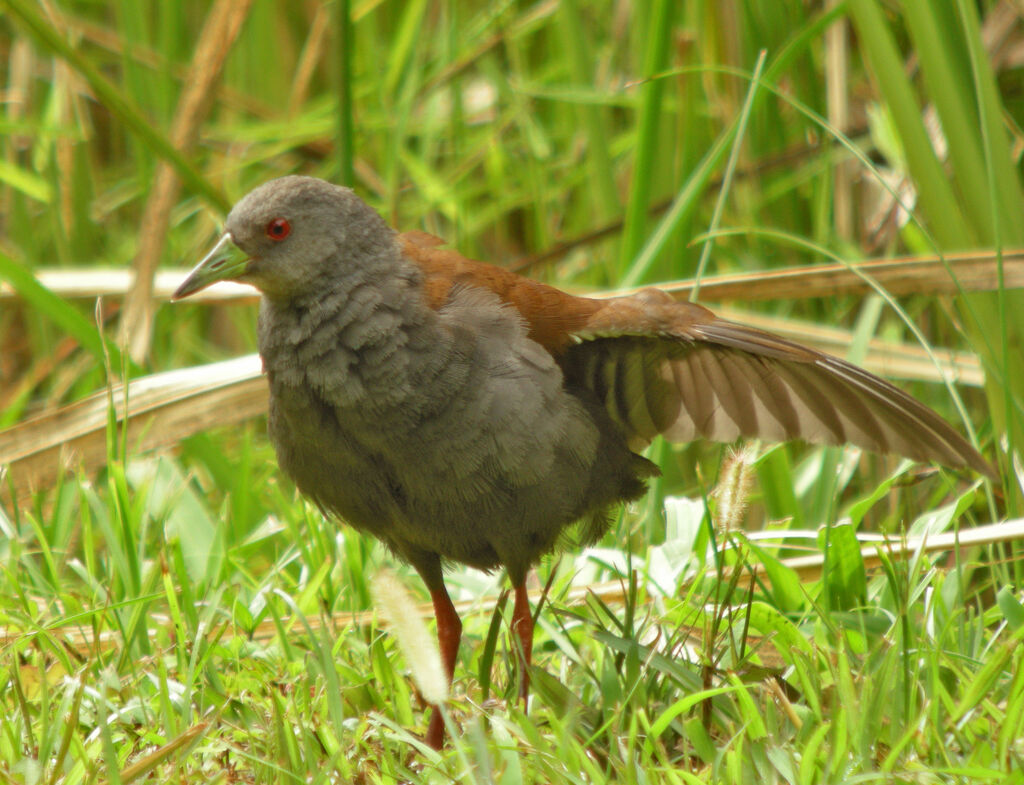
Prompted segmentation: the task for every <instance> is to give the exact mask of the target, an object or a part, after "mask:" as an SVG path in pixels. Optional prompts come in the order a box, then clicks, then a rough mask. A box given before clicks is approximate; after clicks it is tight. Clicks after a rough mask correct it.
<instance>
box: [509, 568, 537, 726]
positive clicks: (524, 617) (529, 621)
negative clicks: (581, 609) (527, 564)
mask: <svg viewBox="0 0 1024 785" xmlns="http://www.w3.org/2000/svg"><path fill="white" fill-rule="evenodd" d="M515 593H516V602H515V606H514V607H513V609H512V630H513V632H515V633H516V635H517V636H518V637H519V645H520V648H521V652H520V654H521V657H522V659H521V660H520V661H519V665H520V672H519V697H520V699H522V701H523V706H524V707H525V706H526V699H527V698H528V697H529V694H530V660H531V658H532V656H533V614H531V613H530V599H529V597H527V596H526V582H525V581H524V582H523V583H518V584H516V586H515Z"/></svg>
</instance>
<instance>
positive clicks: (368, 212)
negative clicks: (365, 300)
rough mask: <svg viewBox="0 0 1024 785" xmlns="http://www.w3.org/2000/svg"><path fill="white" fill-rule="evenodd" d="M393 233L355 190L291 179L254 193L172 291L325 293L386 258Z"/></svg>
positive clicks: (275, 295)
mask: <svg viewBox="0 0 1024 785" xmlns="http://www.w3.org/2000/svg"><path fill="white" fill-rule="evenodd" d="M392 247H393V232H392V230H391V229H390V228H389V227H388V226H387V224H386V223H385V222H384V220H383V219H382V218H381V217H380V216H379V215H378V214H377V213H376V212H375V211H374V210H373V209H372V208H371V207H370V206H369V205H367V204H366V203H365V202H363V201H362V200H361V199H360V198H359V197H358V196H356V195H355V193H354V192H353V191H352V190H351V189H350V188H342V187H341V186H337V185H332V184H331V183H328V182H326V181H324V180H319V179H317V178H315V177H299V176H295V175H292V176H288V177H281V178H279V179H277V180H271V181H270V182H268V183H264V184H263V185H261V186H260V187H259V188H256V189H255V190H253V191H250V192H249V193H248V194H247V195H246V196H245V197H243V198H242V200H241V201H240V202H238V204H236V205H235V206H234V208H233V209H232V210H231V212H230V213H229V214H228V218H227V221H226V223H225V232H224V235H223V236H222V237H221V239H220V241H219V242H218V243H217V245H216V246H215V247H214V249H213V250H212V251H211V252H210V253H209V254H208V255H207V256H206V258H205V259H203V261H201V262H200V263H199V264H198V265H197V266H196V268H195V269H194V270H193V271H192V272H191V273H190V274H189V276H188V278H186V279H185V282H184V283H183V284H182V285H181V286H180V287H179V288H178V290H177V291H176V292H175V293H174V299H180V298H182V297H187V296H188V295H190V294H193V293H195V292H197V291H199V290H200V289H202V288H205V287H206V286H209V285H210V284H212V283H215V282H217V281H224V280H231V281H240V282H244V283H249V284H252V285H253V286H255V287H256V288H257V289H259V290H260V291H261V292H263V293H264V294H266V295H268V296H270V297H273V298H275V299H277V298H280V299H292V298H295V297H302V296H303V295H304V294H306V293H308V292H312V291H316V290H317V289H322V288H323V287H324V285H325V284H327V283H328V281H329V279H331V278H337V277H338V276H344V275H345V274H346V271H347V270H346V266H347V265H361V264H365V263H367V262H370V261H371V260H372V259H374V258H379V257H380V256H381V255H382V254H387V252H388V250H389V249H390V248H392Z"/></svg>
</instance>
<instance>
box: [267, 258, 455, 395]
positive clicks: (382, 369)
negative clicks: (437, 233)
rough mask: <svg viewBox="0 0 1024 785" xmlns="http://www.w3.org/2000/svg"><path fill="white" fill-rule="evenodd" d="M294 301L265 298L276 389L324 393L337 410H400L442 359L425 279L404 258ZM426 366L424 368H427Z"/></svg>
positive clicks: (270, 362)
mask: <svg viewBox="0 0 1024 785" xmlns="http://www.w3.org/2000/svg"><path fill="white" fill-rule="evenodd" d="M378 261H379V262H380V263H379V264H373V265H364V266H361V267H360V269H359V270H358V271H355V272H353V273H351V274H349V275H346V276H344V277H343V278H339V279H335V280H332V281H330V284H329V285H325V286H324V287H323V288H322V289H320V290H317V291H311V292H310V293H309V294H307V295H305V296H303V297H301V298H291V299H288V300H283V299H276V298H271V297H266V296H265V297H264V298H263V300H262V302H261V307H260V324H259V349H260V355H261V356H262V358H263V364H264V367H265V368H266V370H267V372H268V375H269V376H270V378H271V384H272V385H273V384H283V385H286V386H292V387H300V386H301V387H307V388H311V389H312V390H314V391H322V394H323V397H324V399H325V400H328V398H330V399H331V400H329V402H330V403H331V404H332V405H334V406H336V407H347V406H351V407H366V406H373V407H377V406H380V405H401V403H402V401H401V400H400V399H402V398H403V396H404V397H408V396H409V395H410V394H412V393H413V391H414V390H415V388H416V380H417V378H419V377H421V376H423V375H424V374H429V373H430V369H429V368H427V367H425V366H426V365H429V364H430V363H431V362H433V361H434V360H433V359H432V358H433V357H435V356H436V353H432V352H430V351H425V350H424V349H425V348H426V347H430V346H431V345H432V344H433V345H436V343H437V341H438V335H437V334H436V333H437V331H438V329H439V327H438V324H437V318H436V314H435V313H434V311H433V310H431V309H430V308H429V306H428V305H427V303H426V300H425V298H424V295H423V282H422V274H421V273H420V271H419V269H418V268H417V267H416V266H415V265H413V264H411V263H409V262H408V261H407V260H405V259H403V258H402V257H401V256H400V255H397V254H396V255H395V256H394V257H391V258H387V259H380V260H378ZM421 366H424V367H421Z"/></svg>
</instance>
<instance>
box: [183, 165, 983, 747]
mask: <svg viewBox="0 0 1024 785" xmlns="http://www.w3.org/2000/svg"><path fill="white" fill-rule="evenodd" d="M443 245H444V244H443V242H442V241H441V240H439V239H437V238H435V237H433V236H431V235H429V234H426V233H425V232H420V231H414V232H409V233H405V234H400V233H398V232H397V231H395V230H393V229H392V228H391V227H390V226H389V225H388V224H387V223H386V222H385V221H384V219H383V218H382V217H381V216H380V215H379V214H378V213H377V212H376V211H375V210H374V209H373V208H372V207H370V206H369V205H368V204H367V203H366V202H364V201H363V200H362V199H361V198H359V196H357V195H356V193H355V192H354V191H353V190H351V189H349V188H345V187H342V186H337V185H333V184H331V183H329V182H326V181H324V180H321V179H318V178H313V177H305V176H299V175H289V176H285V177H281V178H278V179H275V180H271V181H269V182H266V183H264V184H263V185H260V186H259V187H257V188H255V189H254V190H252V191H251V192H249V193H248V194H247V195H246V196H244V197H243V198H242V199H241V200H240V201H239V202H238V203H237V204H236V205H235V206H234V207H233V209H232V210H231V211H230V213H229V214H228V216H227V219H226V221H225V225H224V232H223V234H222V235H221V237H220V239H219V240H218V241H217V243H216V245H215V246H214V248H213V249H212V250H211V251H210V253H209V254H208V255H207V256H206V257H205V258H204V259H203V260H202V261H201V262H200V263H199V264H198V265H197V266H196V267H195V268H194V269H193V270H192V271H191V272H190V273H189V274H188V276H187V278H186V279H185V280H184V281H183V282H182V284H181V286H180V287H179V288H178V289H177V291H176V292H175V293H174V295H173V299H175V300H180V299H182V298H185V297H188V296H189V295H191V294H194V293H195V292H197V291H199V290H200V289H203V288H205V287H206V286H209V285H210V284H212V283H215V282H217V281H223V280H231V281H238V282H243V283H248V284H251V285H253V286H255V287H256V288H257V289H258V290H259V291H260V293H261V295H262V296H261V298H260V308H259V320H258V332H257V338H258V346H259V352H260V355H261V358H262V363H263V369H264V372H265V374H266V378H267V381H268V384H269V388H270V404H269V413H268V432H269V437H270V440H271V441H272V443H273V445H274V448H275V452H276V455H277V459H278V463H279V466H280V468H281V469H282V470H283V472H284V473H285V474H286V475H288V476H289V477H290V478H291V479H292V480H293V481H294V483H295V485H296V486H297V488H298V489H299V491H300V492H301V493H302V494H304V495H305V496H307V497H308V498H309V499H311V500H312V501H313V502H315V503H316V504H317V505H318V506H319V507H320V508H321V509H322V510H323V511H324V512H325V513H326V514H328V515H330V516H333V517H334V518H336V519H340V520H341V521H343V522H344V523H346V524H348V525H350V526H352V527H354V528H355V529H357V530H359V531H360V532H363V533H365V534H368V535H371V536H373V537H376V538H377V539H379V540H381V541H382V542H383V543H384V544H385V545H386V546H387V547H388V548H389V549H390V550H391V551H392V552H393V553H394V554H395V555H396V556H397V557H398V558H400V559H402V560H404V561H406V562H408V563H409V564H410V565H411V566H412V567H413V568H414V569H415V570H416V571H417V572H418V573H419V575H420V576H421V577H422V579H423V581H424V583H425V584H426V587H427V589H428V590H429V592H430V596H431V600H432V603H433V607H434V613H435V617H436V624H437V637H438V644H439V649H440V652H441V657H442V663H443V666H444V672H445V675H446V677H447V679H448V681H449V684H450V683H451V681H452V679H453V678H454V672H455V662H456V657H457V654H458V648H459V643H460V639H461V635H462V623H461V620H460V618H459V615H458V613H457V612H456V610H455V607H454V606H453V604H452V601H451V599H450V597H449V595H448V592H447V589H446V588H445V582H444V568H445V566H446V565H449V564H453V563H461V564H466V565H469V566H472V567H476V568H479V569H482V570H495V569H499V568H503V569H504V570H505V572H506V573H507V575H508V578H509V581H510V583H511V586H512V589H513V594H514V603H513V612H512V618H511V623H510V627H511V630H512V632H513V634H514V636H515V638H514V640H517V644H516V649H517V651H518V660H519V686H520V695H521V697H522V698H523V700H524V701H525V700H526V696H527V694H528V684H529V680H528V667H529V664H530V662H531V653H532V641H533V623H534V622H533V616H532V614H531V610H530V604H529V601H528V597H527V591H526V579H527V573H528V571H529V570H530V568H531V567H532V565H533V564H534V563H536V562H537V561H538V560H539V559H540V558H541V557H542V556H544V555H545V554H547V553H548V552H550V551H552V550H553V549H555V548H556V546H559V544H560V543H562V542H563V541H564V540H565V539H566V537H567V536H571V535H572V534H573V533H575V541H577V542H580V543H589V542H593V541H595V540H596V539H597V538H599V537H600V536H601V535H602V534H603V533H604V532H605V531H606V529H607V527H608V525H609V522H610V520H611V514H612V512H613V511H614V510H616V509H617V508H618V507H619V506H620V505H621V504H623V503H624V502H629V501H631V500H636V499H639V498H640V497H642V496H643V494H644V493H645V491H646V483H647V481H648V480H650V479H651V478H653V477H656V476H657V475H658V474H659V470H658V468H657V466H656V465H655V464H654V463H652V462H651V461H649V460H648V459H647V458H645V457H643V456H642V455H641V454H640V453H641V452H642V450H643V449H644V447H645V446H646V445H648V444H649V443H650V442H651V440H652V439H654V438H655V437H656V436H659V435H661V436H664V437H665V438H667V439H668V440H670V441H673V442H690V441H693V440H696V439H708V440H714V441H719V442H733V441H735V440H738V439H761V440H765V441H770V442H784V441H790V440H802V441H805V442H809V443H817V444H829V445H838V444H845V443H849V444H853V445H857V446H859V447H861V448H864V449H867V450H871V451H874V452H878V453H888V454H899V455H902V456H905V457H907V458H911V459H914V460H917V461H933V462H936V463H939V464H943V465H945V466H948V467H951V468H956V469H970V470H973V471H975V472H978V473H980V474H982V475H984V476H986V477H989V478H994V477H995V473H994V470H993V469H992V467H991V465H990V464H989V463H988V462H987V461H986V460H985V458H983V457H982V456H981V455H980V454H979V452H978V451H977V450H976V449H975V448H974V447H973V446H971V444H970V443H969V442H968V441H967V440H966V439H965V438H964V437H962V436H961V435H960V434H959V433H958V432H957V431H956V430H955V429H954V428H953V427H951V426H950V425H949V424H948V423H947V422H946V421H945V420H943V419H942V418H941V417H940V416H939V415H938V414H937V413H935V412H934V411H933V410H932V409H930V408H928V407H927V406H925V405H924V404H922V403H920V402H918V401H917V400H916V399H914V398H913V397H911V396H910V395H908V394H906V393H905V392H903V391H901V390H900V389H898V388H896V387H895V386H893V385H892V384H890V383H888V382H886V381H884V380H882V379H880V378H878V377H877V376H874V375H872V374H870V373H868V372H867V371H864V370H862V369H860V368H858V367H856V366H855V365H852V364H851V363H848V362H846V361H844V360H841V359H838V358H835V357H831V356H829V355H826V354H823V353H821V352H818V351H815V350H813V349H810V348H807V347H804V346H801V345H799V344H797V343H794V342H791V341H789V340H786V339H784V338H781V337H777V336H775V335H772V334H769V333H767V332H764V331H761V330H759V329H755V328H752V327H747V326H744V325H742V324H739V323H736V322H732V321H727V320H725V319H720V318H718V317H717V316H715V315H714V314H713V313H712V312H711V311H710V310H708V309H707V308H704V307H703V306H701V305H698V304H695V303H689V302H681V301H677V300H675V299H674V298H672V297H671V296H670V295H669V294H667V293H665V292H663V291H660V290H658V289H655V288H649V289H644V290H642V291H640V292H637V293H635V294H631V295H628V296H621V297H615V298H608V299H594V298H588V297H581V296H575V295H572V294H569V293H566V292H564V291H561V290H559V289H557V288H555V287H552V286H549V285H546V284H544V283H540V282H537V281H534V280H531V279H528V278H526V277H523V276H520V275H518V274H516V273H513V272H511V271H509V270H507V269H504V268H502V267H499V266H495V265H491V264H487V263H484V262H479V261H474V260H471V259H468V258H466V257H464V256H462V255H460V254H459V253H458V252H456V251H454V250H451V249H448V248H445V247H443ZM425 741H426V742H427V743H428V744H429V745H430V746H432V747H434V748H440V747H441V746H442V745H443V742H444V725H443V721H442V717H441V714H440V710H435V711H434V713H433V715H432V717H431V719H430V722H429V725H428V728H427V733H426V736H425Z"/></svg>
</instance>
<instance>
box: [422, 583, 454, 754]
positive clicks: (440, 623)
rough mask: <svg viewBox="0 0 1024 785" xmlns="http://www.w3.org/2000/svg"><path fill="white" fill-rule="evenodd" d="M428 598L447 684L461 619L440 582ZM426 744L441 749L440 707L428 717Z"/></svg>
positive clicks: (442, 720) (442, 742) (452, 671)
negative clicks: (435, 622)
mask: <svg viewBox="0 0 1024 785" xmlns="http://www.w3.org/2000/svg"><path fill="white" fill-rule="evenodd" d="M430 599H432V600H433V601H434V618H436V619H437V643H438V645H439V646H440V649H441V663H442V664H443V665H444V673H445V676H447V677H448V684H449V685H451V683H452V678H453V677H454V675H455V659H456V657H457V656H458V654H459V641H460V640H461V639H462V620H461V619H460V618H459V614H458V613H456V612H455V606H454V605H452V599H451V597H449V596H448V590H447V589H446V588H445V587H444V583H443V582H441V583H440V584H439V585H438V586H437V587H436V588H432V589H431V590H430ZM427 744H429V745H430V746H431V747H433V748H434V749H435V750H439V749H441V747H442V746H443V745H444V719H443V718H442V717H441V707H440V706H438V707H436V708H435V709H434V713H433V715H431V717H430V725H429V726H428V727H427Z"/></svg>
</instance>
